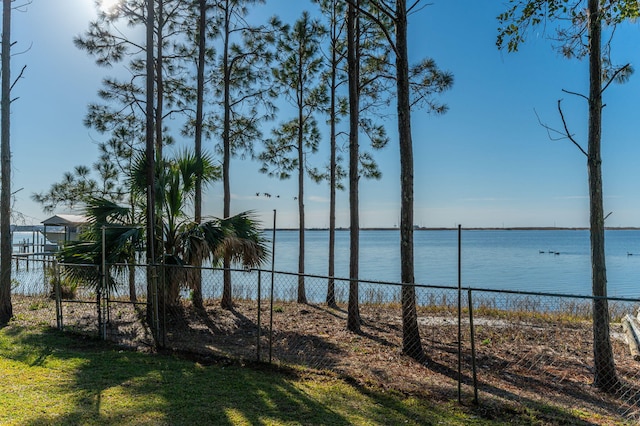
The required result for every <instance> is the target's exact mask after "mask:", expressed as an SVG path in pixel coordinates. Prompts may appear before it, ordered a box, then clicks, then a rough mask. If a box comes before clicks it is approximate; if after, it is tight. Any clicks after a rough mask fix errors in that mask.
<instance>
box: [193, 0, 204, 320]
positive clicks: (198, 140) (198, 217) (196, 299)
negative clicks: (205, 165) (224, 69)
mask: <svg viewBox="0 0 640 426" xmlns="http://www.w3.org/2000/svg"><path fill="white" fill-rule="evenodd" d="M198 8H199V10H198V12H199V16H198V71H197V72H198V76H197V86H198V87H197V88H196V92H197V94H196V123H195V141H194V144H195V155H196V158H197V160H198V166H199V167H198V172H197V175H196V182H195V197H194V201H193V210H194V215H193V219H194V222H195V223H198V224H199V223H200V222H202V125H203V120H204V65H205V53H206V49H207V45H206V40H207V31H206V27H207V0H199V1H198ZM194 266H195V267H196V270H195V273H194V274H193V299H192V302H193V305H194V306H195V308H196V309H204V303H203V300H202V269H201V267H202V259H201V258H200V257H198V259H197V262H196V264H195V265H194Z"/></svg>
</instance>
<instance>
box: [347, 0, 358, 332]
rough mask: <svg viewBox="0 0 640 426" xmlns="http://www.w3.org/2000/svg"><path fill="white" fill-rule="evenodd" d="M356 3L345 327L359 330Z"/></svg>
mask: <svg viewBox="0 0 640 426" xmlns="http://www.w3.org/2000/svg"><path fill="white" fill-rule="evenodd" d="M358 6H359V2H356V4H355V5H353V4H351V3H350V4H349V8H348V12H347V63H348V69H349V235H350V237H349V304H348V306H347V329H349V330H351V331H354V332H359V331H360V321H361V319H360V302H359V282H358V279H359V278H358V277H359V274H360V271H359V260H360V210H359V197H358V178H359V170H358V167H359V165H360V162H359V156H360V153H359V151H360V146H359V140H358V124H359V120H360V92H359V87H358V86H359V77H360V75H359V74H360V64H359V60H360V58H359V55H358V50H359V46H358V44H359V37H358V11H357V8H358Z"/></svg>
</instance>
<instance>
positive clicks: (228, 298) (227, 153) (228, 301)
mask: <svg viewBox="0 0 640 426" xmlns="http://www.w3.org/2000/svg"><path fill="white" fill-rule="evenodd" d="M224 4H225V6H224V15H225V16H224V41H223V47H222V48H223V49H224V50H223V52H222V68H223V70H224V82H223V85H224V89H223V91H224V93H223V97H224V100H223V103H224V117H223V123H222V144H223V146H222V152H223V154H222V185H223V187H224V191H223V192H224V195H223V196H224V200H223V213H222V215H223V217H224V218H225V219H226V218H228V217H229V216H231V184H230V182H229V180H230V177H229V170H230V162H231V138H230V134H231V105H230V99H231V93H230V91H231V81H230V79H231V70H230V69H229V37H230V27H229V25H230V20H231V16H230V10H229V8H230V7H231V6H230V5H229V1H228V0H227V1H226V2H225V3H224ZM222 262H223V263H222V268H223V272H222V274H223V289H222V300H221V303H220V304H221V306H222V307H223V308H225V309H231V308H232V307H233V292H232V283H231V260H230V259H229V256H225V257H224V258H223V261H222Z"/></svg>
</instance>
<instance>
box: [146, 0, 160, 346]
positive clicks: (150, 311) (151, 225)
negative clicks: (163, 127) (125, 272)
mask: <svg viewBox="0 0 640 426" xmlns="http://www.w3.org/2000/svg"><path fill="white" fill-rule="evenodd" d="M154 3H155V2H154V1H148V2H147V22H146V49H147V52H146V73H147V75H146V89H145V90H146V111H145V112H146V123H145V145H146V151H145V155H146V159H147V170H146V176H147V200H146V201H147V229H146V231H147V232H146V233H147V235H146V239H147V241H146V244H147V265H149V266H148V268H147V322H148V323H149V324H150V326H151V328H152V329H153V330H154V334H155V330H156V327H157V317H156V315H155V313H156V312H157V309H158V304H157V300H155V299H154V294H156V290H157V277H154V274H155V272H154V266H153V264H154V263H155V259H156V257H155V239H156V228H155V225H156V218H155V205H156V193H155V182H154V180H155V138H154V131H155V128H154V123H155V120H154V110H153V105H154V89H155V75H154V74H155V68H154V66H153V62H154V57H153V33H154V31H153V25H154V23H155V13H154V12H155V11H154ZM155 337H156V339H158V337H159V336H155Z"/></svg>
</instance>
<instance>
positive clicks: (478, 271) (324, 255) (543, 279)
mask: <svg viewBox="0 0 640 426" xmlns="http://www.w3.org/2000/svg"><path fill="white" fill-rule="evenodd" d="M267 234H268V236H269V238H270V237H271V233H270V232H268V233H267ZM305 235H306V261H305V269H306V273H308V274H317V275H325V276H326V275H327V269H328V246H329V242H328V239H329V233H328V231H320V230H317V231H314V230H310V231H307V232H306V234H305ZM414 240H415V244H414V250H415V279H416V283H419V284H428V285H446V286H456V285H457V283H458V275H457V274H458V272H457V271H458V263H457V262H458V231H457V230H442V231H440V230H438V231H427V230H419V231H415V233H414ZM605 241H606V243H605V244H606V255H607V279H608V293H609V296H612V297H630V298H638V297H640V230H611V231H607V232H606V240H605ZM541 252H543V253H541ZM549 252H552V253H549ZM555 253H559V254H555ZM629 253H631V255H629ZM275 259H276V260H275V269H276V270H278V271H297V265H298V232H297V231H278V232H277V233H276V246H275ZM335 270H336V273H335V276H336V277H348V276H349V232H348V231H338V232H336V265H335ZM360 278H361V279H365V280H366V279H369V280H376V281H389V282H399V281H400V234H399V232H398V231H397V230H366V231H361V232H360ZM462 285H463V286H464V287H476V288H489V289H500V290H519V291H534V292H549V293H562V294H576V295H590V294H591V264H590V246H589V232H588V231H586V230H469V231H464V230H463V231H462Z"/></svg>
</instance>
